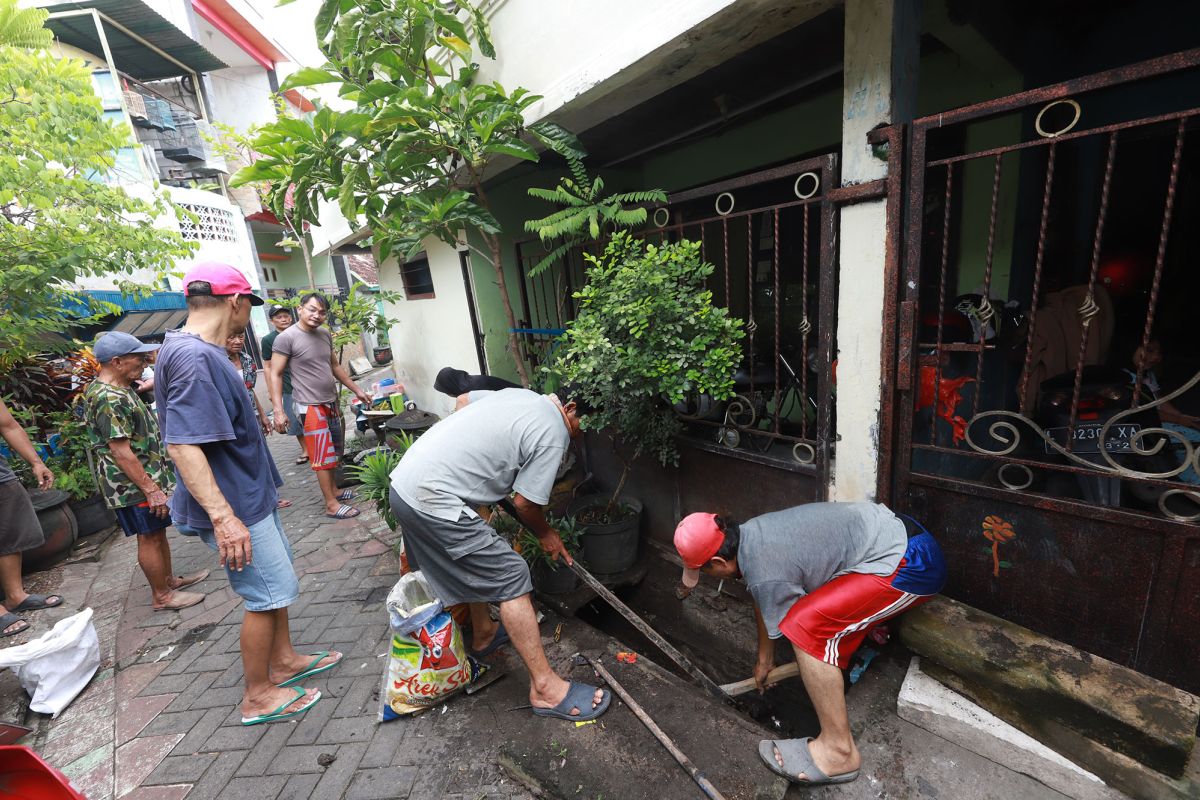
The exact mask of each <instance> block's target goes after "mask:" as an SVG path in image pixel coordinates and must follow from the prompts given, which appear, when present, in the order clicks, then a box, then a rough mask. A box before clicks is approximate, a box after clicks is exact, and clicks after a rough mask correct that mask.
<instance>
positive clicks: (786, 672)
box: [721, 661, 800, 697]
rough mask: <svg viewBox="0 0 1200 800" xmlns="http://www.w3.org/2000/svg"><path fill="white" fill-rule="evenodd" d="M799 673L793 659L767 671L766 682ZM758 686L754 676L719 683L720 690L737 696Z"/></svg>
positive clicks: (798, 667)
mask: <svg viewBox="0 0 1200 800" xmlns="http://www.w3.org/2000/svg"><path fill="white" fill-rule="evenodd" d="M799 674H800V665H799V664H797V663H796V662H795V661H793V662H792V663H790V664H784V665H783V666H782V667H776V668H775V669H773V670H771V671H770V672H768V673H767V680H766V683H767V684H772V683H776V682H777V681H781V680H783V679H784V678H794V677H796V676H797V675H799ZM757 688H758V684H757V683H756V682H755V680H754V678H746V679H745V680H744V681H734V682H733V683H723V684H721V691H722V692H724V693H725V694H727V695H729V696H730V697H737V696H738V695H740V694H746V693H747V692H752V691H754V690H755V689H757Z"/></svg>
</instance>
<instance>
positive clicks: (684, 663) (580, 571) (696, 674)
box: [500, 498, 729, 700]
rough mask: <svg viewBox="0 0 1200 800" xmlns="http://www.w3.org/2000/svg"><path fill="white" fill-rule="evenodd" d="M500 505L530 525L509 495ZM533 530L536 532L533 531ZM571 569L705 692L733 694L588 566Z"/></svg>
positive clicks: (576, 565)
mask: <svg viewBox="0 0 1200 800" xmlns="http://www.w3.org/2000/svg"><path fill="white" fill-rule="evenodd" d="M500 506H501V507H502V508H503V509H504V510H505V511H506V512H508V514H509V515H510V516H511V517H512V518H513V519H514V520H516V521H517V522H518V523H519V524H520V525H521V526H522V527H526V528H527V526H526V525H525V523H524V522H522V521H521V517H520V516H519V515H518V514H517V509H516V508H515V507H514V506H513V504H512V503H511V502H509V500H508V499H507V498H505V499H503V500H501V501H500ZM530 532H531V533H532V531H530ZM571 569H572V570H574V571H575V574H576V575H578V576H579V578H580V580H582V581H583V582H584V583H586V584H587V585H588V586H589V587H590V588H591V589H592V591H594V592H595V593H596V594H598V595H600V597H601V598H602V599H603V600H604V601H605V602H606V603H608V604H609V605H610V606H612V607H613V608H615V609H616V610H617V611H618V612H620V614H621V616H623V617H624V618H625V619H627V620H628V621H629V624H630V625H632V626H633V627H635V628H637V629H638V630H639V631H641V632H642V634H643V635H644V636H645V637H646V638H647V639H649V640H650V641H651V642H653V643H654V645H655V646H656V647H658V649H659V650H661V651H662V652H663V653H664V654H665V655H666V656H667V658H669V659H671V660H672V661H674V662H675V663H676V664H678V665H679V668H680V669H682V670H683V671H684V672H686V673H687V674H688V675H690V676H692V679H693V680H694V681H696V683H698V684H699V685H700V686H701V687H702V688H703V689H704V691H706V692H708V693H709V694H711V695H712V696H713V697H715V698H717V699H719V700H728V699H729V695H727V694H725V692H723V691H721V687H720V686H718V685H717V684H716V682H715V681H713V679H712V678H710V677H708V676H707V675H705V674H704V673H703V672H701V671H700V669H699V668H698V667H697V666H696V665H695V664H693V663H692V662H691V661H689V660H688V658H687V656H685V655H684V654H683V653H681V652H679V651H678V650H677V649H675V647H674V646H672V645H671V643H670V642H668V641H667V640H666V639H664V638H663V637H662V636H660V635H659V633H658V631H656V630H654V628H651V627H650V625H649V624H648V623H647V622H646V621H645V620H644V619H642V618H641V617H639V616H638V615H637V614H635V613H634V612H633V609H631V608H630V607H629V606H627V605H625V604H624V603H623V602H621V600H620V598H618V597H617V596H616V595H615V594H613V593H612V592H611V591H610V590H609V588H608V587H607V586H605V585H604V584H603V583H601V582H600V581H598V580H596V578H595V577H594V576H593V575H592V573H590V572H588V571H587V570H586V569H584V568H583V566H582V565H580V563H579V562H578V561H573V562H572V564H571Z"/></svg>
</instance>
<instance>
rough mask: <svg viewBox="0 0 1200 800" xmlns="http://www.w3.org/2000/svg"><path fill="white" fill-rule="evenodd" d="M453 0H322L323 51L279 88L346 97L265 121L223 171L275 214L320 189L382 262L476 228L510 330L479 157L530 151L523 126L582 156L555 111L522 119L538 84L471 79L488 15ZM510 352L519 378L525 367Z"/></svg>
mask: <svg viewBox="0 0 1200 800" xmlns="http://www.w3.org/2000/svg"><path fill="white" fill-rule="evenodd" d="M451 7H452V8H453V9H454V10H453V11H451V10H447V4H446V3H442V2H438V0H357V1H356V2H354V3H348V2H345V0H323V2H322V3H321V6H320V10H319V11H318V14H317V17H316V23H315V26H316V35H317V40H318V42H319V44H320V46H321V49H322V51H323V52H324V53H325V55H326V57H327V58H328V59H329V60H328V61H327V62H326V63H325V64H324V65H322V66H321V67H316V68H308V69H304V70H301V71H299V72H297V73H296V74H295V75H293V76H291V77H289V78H288V79H287V80H286V81H284V84H283V87H282V88H283V89H288V88H291V87H294V86H316V85H325V86H328V87H329V90H333V91H336V92H337V94H338V96H339V97H340V98H342V100H344V101H346V103H347V104H348V106H349V107H348V108H346V110H341V111H335V110H334V109H332V108H330V107H327V106H322V107H320V108H318V110H317V111H316V113H314V114H312V115H310V118H309V119H292V118H287V117H282V118H280V119H279V120H277V121H276V122H274V123H272V124H269V125H266V126H264V127H263V128H262V129H261V130H260V131H259V132H258V135H257V136H256V137H255V138H254V142H253V146H254V149H255V150H256V151H257V153H258V156H259V157H258V159H257V160H256V161H255V162H254V163H253V164H252V165H250V166H249V167H246V168H245V169H242V170H240V171H239V172H238V173H237V174H236V175H235V176H234V179H233V183H234V185H235V186H236V185H243V184H260V183H263V182H265V183H266V184H268V185H269V187H270V188H269V190H268V191H267V198H268V204H269V205H270V207H271V209H272V210H273V211H275V213H276V215H277V216H278V215H279V214H280V213H282V212H284V211H285V210H287V209H286V208H285V207H286V206H287V204H288V203H291V204H292V211H291V213H294V215H295V217H296V218H297V219H301V220H309V221H316V219H317V216H316V212H317V207H318V202H319V201H321V200H325V201H329V202H336V203H337V204H338V206H339V208H340V210H341V212H342V214H343V215H344V216H345V217H346V218H347V219H348V220H350V221H351V223H352V224H355V223H356V221H357V222H362V223H365V224H366V225H367V226H368V227H369V228H370V230H371V236H372V241H373V243H374V244H375V245H376V246H377V248H378V256H379V260H380V261H381V262H382V261H385V260H386V259H387V258H388V257H389V256H391V255H392V254H396V255H397V256H399V257H401V258H409V257H412V256H414V255H416V254H417V253H418V252H420V251H421V249H422V248H423V247H424V245H423V241H424V240H425V239H428V238H431V237H434V238H437V239H439V240H441V241H443V242H446V243H447V244H450V245H452V246H455V247H457V246H458V245H459V243H460V242H461V241H464V240H466V241H468V242H469V241H470V238H469V236H468V234H471V233H474V234H476V235H478V236H479V237H482V239H483V241H484V243H485V244H486V246H487V249H488V251H489V252H488V253H485V254H482V255H483V257H484V258H485V259H486V260H488V261H490V262H491V263H492V265H493V267H494V268H495V269H496V270H497V282H498V284H499V286H500V294H501V302H502V304H503V305H504V309H505V313H506V316H507V318H508V323H509V325H508V327H510V328H512V327H516V323H515V318H514V317H513V314H512V305H511V302H510V301H509V298H508V292H507V289H506V288H505V284H504V276H503V272H502V264H501V250H500V240H499V238H498V234H499V233H500V224H499V222H497V220H496V218H495V216H494V215H493V214H492V211H491V209H490V208H489V206H488V203H487V196H486V193H485V192H484V189H483V169H484V166H485V165H486V163H487V162H488V160H489V159H490V158H493V157H495V156H508V157H512V158H518V159H522V160H526V161H536V160H537V159H538V154H537V151H536V150H535V149H534V147H533V145H532V144H531V143H530V141H528V140H527V138H526V136H527V135H528V136H529V137H532V139H533V140H536V141H539V142H541V143H542V144H543V145H544V146H546V147H548V148H550V149H551V150H554V151H555V152H558V153H562V154H564V155H565V154H571V155H575V156H577V157H582V155H583V148H582V146H581V145H580V144H579V141H578V140H577V139H576V138H575V137H574V136H573V135H572V134H571V133H570V132H568V131H566V130H564V129H563V128H561V127H560V126H558V125H555V124H553V123H545V122H540V123H536V124H533V125H529V126H526V125H525V121H524V112H525V111H526V110H527V109H528V108H529V106H530V105H532V104H533V103H534V102H535V101H536V100H537V99H538V97H537V96H536V95H532V94H530V93H529V92H528V91H526V90H525V89H520V88H518V89H515V90H513V91H511V92H510V91H508V90H506V89H505V88H504V87H503V86H501V85H499V84H498V83H479V82H477V81H476V73H477V71H478V66H477V65H476V64H475V63H474V62H473V60H472V59H473V58H474V55H475V53H476V51H478V53H479V54H480V55H482V56H483V57H485V58H493V57H495V48H494V47H493V46H492V43H491V38H490V33H489V30H488V25H487V22H486V20H485V19H484V17H483V15H482V13H480V12H479V10H478V9H477V8H475V7H474V6H473V5H471V4H469V3H467V2H465V0H454V2H453V3H452V5H451ZM281 218H282V217H281ZM509 338H510V347H511V349H512V351H513V354H514V358H516V355H517V353H518V348H517V343H516V340H515V338H514V337H513V336H510V337H509ZM516 363H517V369H518V372H519V373H520V374H521V375H522V378H523V379H524V377H525V375H524V365H523V363H522V362H520V360H519V359H518V360H517V362H516Z"/></svg>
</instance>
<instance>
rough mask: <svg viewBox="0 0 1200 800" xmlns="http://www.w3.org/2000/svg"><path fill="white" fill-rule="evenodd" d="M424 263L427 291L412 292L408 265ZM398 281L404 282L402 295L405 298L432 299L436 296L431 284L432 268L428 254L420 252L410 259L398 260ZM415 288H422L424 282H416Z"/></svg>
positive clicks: (412, 282)
mask: <svg viewBox="0 0 1200 800" xmlns="http://www.w3.org/2000/svg"><path fill="white" fill-rule="evenodd" d="M420 264H424V265H425V273H426V275H427V276H428V279H429V280H428V286H429V291H428V292H425V291H418V292H414V290H413V284H414V283H415V282H414V281H410V278H409V273H408V270H409V268H410V267H413V266H419V265H420ZM400 282H401V283H403V284H404V297H405V299H407V300H432V299H434V298H436V297H437V290H436V288H435V287H434V285H433V270H432V268H431V267H430V265H429V256H428V255H427V254H426V253H420V254H419V255H416V256H414V257H412V258H410V259H406V260H404V261H401V262H400ZM416 285H417V288H420V289H423V288H424V284H416Z"/></svg>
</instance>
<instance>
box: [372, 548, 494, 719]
mask: <svg viewBox="0 0 1200 800" xmlns="http://www.w3.org/2000/svg"><path fill="white" fill-rule="evenodd" d="M387 609H388V616H389V618H390V619H389V621H390V624H391V630H392V641H391V648H390V652H389V654H388V661H387V667H386V668H385V669H384V673H383V688H382V690H381V691H380V693H379V697H380V709H379V720H380V721H381V722H387V721H388V720H393V719H397V718H399V717H403V716H407V715H409V714H417V713H420V712H421V711H426V710H428V709H429V708H432V707H433V706H436V705H437V704H439V703H441V702H442V701H443V700H445V699H446V698H447V697H449V696H450V695H453V694H456V693H457V692H460V691H462V690H463V689H466V688H467V687H468V686H470V685H471V684H472V683H473V682H474V681H475V680H476V679H478V678H479V676H480V675H482V674H483V673H484V672H485V671H486V670H487V667H486V665H483V664H481V663H480V662H478V661H476V660H475V659H473V658H471V657H470V656H468V655H467V648H466V645H465V644H464V643H463V637H462V631H461V629H460V628H459V627H458V623H457V622H455V621H454V617H452V616H451V615H450V614H449V612H447V611H446V610H445V608H443V607H442V601H441V600H438V599H437V598H435V597H434V596H433V593H432V591H430V588H429V584H428V583H426V581H425V576H424V575H422V574H421V573H420V572H419V571H418V572H410V573H408V574H407V575H405V576H404V577H402V578H401V579H400V580H399V581H398V582H397V583H396V585H395V586H393V587H392V591H391V592H389V593H388V598H387Z"/></svg>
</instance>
